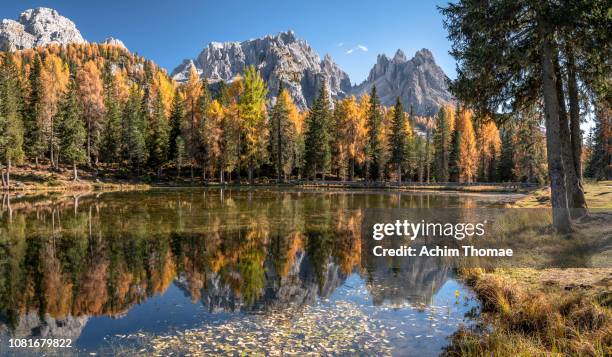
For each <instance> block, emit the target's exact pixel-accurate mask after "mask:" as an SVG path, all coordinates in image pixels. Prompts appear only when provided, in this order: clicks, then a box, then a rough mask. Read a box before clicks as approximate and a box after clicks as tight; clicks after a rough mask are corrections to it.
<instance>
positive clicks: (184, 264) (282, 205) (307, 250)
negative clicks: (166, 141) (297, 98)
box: [0, 189, 508, 356]
mask: <svg viewBox="0 0 612 357" xmlns="http://www.w3.org/2000/svg"><path fill="white" fill-rule="evenodd" d="M504 199H508V198H503V197H501V198H500V196H499V195H495V196H486V195H474V196H469V195H453V194H421V193H401V194H398V193H393V192H384V191H371V192H369V191H337V192H336V191H334V192H330V191H322V192H321V191H300V190H278V189H256V190H239V189H233V190H230V189H224V190H220V189H210V190H205V189H189V190H188V189H180V190H156V191H147V192H116V193H103V194H97V195H84V196H81V197H48V196H47V197H42V198H39V199H27V200H25V199H21V200H20V199H15V198H13V199H12V200H11V201H10V203H9V201H8V199H7V198H5V199H4V200H3V206H2V213H1V218H0V341H1V342H2V344H3V345H5V346H6V340H7V339H8V338H11V337H36V336H45V337H62V338H71V339H72V340H73V341H74V342H73V345H74V346H75V347H76V348H77V349H78V351H79V352H80V354H89V353H92V352H95V353H98V354H107V353H108V354H110V353H113V352H117V351H118V350H124V351H125V350H126V349H127V350H128V351H134V352H140V353H143V354H149V353H159V354H160V355H163V354H165V353H167V352H168V351H171V350H176V348H177V347H180V348H181V349H184V350H185V351H189V350H190V351H192V352H197V353H207V354H209V353H211V354H212V353H219V354H230V353H232V352H235V351H241V352H257V351H259V352H262V351H265V352H267V353H270V354H280V353H288V352H295V353H298V354H301V353H307V352H316V353H332V354H354V353H356V352H357V351H360V352H361V353H362V354H370V355H379V354H384V355H389V354H390V355H420V356H423V355H437V354H439V353H440V352H441V351H442V348H443V347H444V346H445V345H447V344H448V339H447V337H448V336H450V335H451V334H452V333H453V332H454V331H456V330H457V328H458V327H459V326H460V325H461V324H468V323H469V319H468V318H467V317H466V314H467V315H470V314H471V313H473V312H474V311H475V309H476V308H477V303H476V301H475V300H474V298H473V295H472V294H471V292H470V291H469V290H468V289H467V288H466V287H465V286H464V285H463V284H462V283H461V282H459V281H457V280H455V279H454V278H453V273H452V270H451V269H450V268H448V267H445V266H443V265H441V264H436V262H435V260H427V261H426V262H424V261H419V262H418V263H415V262H414V261H412V260H410V259H407V258H393V257H386V258H379V257H374V256H372V254H371V253H370V252H371V247H370V246H371V245H372V244H373V242H372V241H371V240H368V239H365V238H362V237H361V222H362V219H363V214H364V210H365V209H366V208H411V207H416V208H421V207H429V208H432V207H433V208H435V207H470V208H471V207H489V206H491V207H493V206H499V205H500V202H501V201H503V200H504ZM2 351H4V353H8V352H12V353H15V352H16V351H15V350H12V351H9V350H7V349H6V348H4V349H0V352H2ZM75 351H76V350H74V349H73V350H72V352H75ZM0 354H2V353H0Z"/></svg>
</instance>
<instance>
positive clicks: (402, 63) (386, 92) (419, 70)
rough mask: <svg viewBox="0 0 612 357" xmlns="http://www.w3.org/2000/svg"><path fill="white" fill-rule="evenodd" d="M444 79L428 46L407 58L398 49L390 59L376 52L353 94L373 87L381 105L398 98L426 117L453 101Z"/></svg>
mask: <svg viewBox="0 0 612 357" xmlns="http://www.w3.org/2000/svg"><path fill="white" fill-rule="evenodd" d="M447 80H448V78H447V77H446V75H445V74H444V71H442V68H440V67H439V66H438V65H437V64H436V62H435V60H434V57H433V54H432V53H431V51H429V50H428V49H425V48H424V49H421V50H419V51H417V52H416V54H415V55H414V57H413V58H412V59H410V60H408V59H407V58H406V55H405V54H404V52H403V51H402V50H398V51H397V52H396V53H395V56H394V57H393V60H389V58H388V57H387V56H386V55H384V54H381V55H378V58H377V61H376V64H375V65H374V67H373V68H372V69H371V70H370V74H369V75H368V79H366V80H365V81H364V82H363V83H361V84H360V85H358V86H356V87H354V88H353V92H352V93H353V94H355V95H358V96H359V95H361V94H363V93H367V92H370V91H371V90H372V86H376V90H377V92H378V95H379V96H380V99H381V102H382V103H383V104H384V105H393V104H394V103H395V100H396V99H397V97H400V99H401V101H402V103H403V104H404V108H409V107H410V106H412V107H413V109H414V112H415V114H417V115H428V116H429V115H434V114H435V113H436V112H437V111H438V109H439V108H440V107H441V106H443V105H445V104H451V103H454V98H453V96H452V95H451V94H450V92H449V90H448V83H447Z"/></svg>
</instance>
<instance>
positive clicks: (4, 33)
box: [0, 7, 86, 51]
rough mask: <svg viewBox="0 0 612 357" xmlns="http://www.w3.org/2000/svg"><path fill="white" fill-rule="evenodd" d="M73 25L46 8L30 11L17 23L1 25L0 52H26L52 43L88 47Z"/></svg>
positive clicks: (7, 21) (11, 22)
mask: <svg viewBox="0 0 612 357" xmlns="http://www.w3.org/2000/svg"><path fill="white" fill-rule="evenodd" d="M85 42H86V41H85V39H84V38H83V36H82V35H81V32H80V31H79V30H78V29H77V27H76V25H75V24H74V22H72V21H71V20H70V19H68V18H66V17H64V16H62V15H60V14H59V13H58V12H57V11H56V10H53V9H49V8H46V7H39V8H36V9H29V10H26V11H24V12H22V13H21V14H20V15H19V18H18V19H17V21H15V20H10V19H3V20H2V22H0V49H3V50H11V51H15V50H23V49H27V48H33V47H38V46H45V45H49V44H52V43H56V44H60V45H66V44H69V43H85Z"/></svg>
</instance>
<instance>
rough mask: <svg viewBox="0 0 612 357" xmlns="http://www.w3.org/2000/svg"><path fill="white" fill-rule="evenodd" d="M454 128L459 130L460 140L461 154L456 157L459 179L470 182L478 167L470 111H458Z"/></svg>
mask: <svg viewBox="0 0 612 357" xmlns="http://www.w3.org/2000/svg"><path fill="white" fill-rule="evenodd" d="M456 128H457V130H459V131H460V132H461V140H460V142H459V152H460V153H461V155H460V156H459V158H458V166H459V181H460V182H472V181H473V180H474V177H475V176H476V170H477V167H478V150H477V149H476V137H475V135H474V127H473V125H472V112H471V111H469V110H462V111H461V112H460V113H459V117H458V118H456Z"/></svg>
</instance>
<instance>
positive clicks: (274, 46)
mask: <svg viewBox="0 0 612 357" xmlns="http://www.w3.org/2000/svg"><path fill="white" fill-rule="evenodd" d="M192 65H193V66H195V68H196V69H197V70H198V72H199V73H200V75H201V76H202V77H203V78H206V79H208V81H209V82H211V83H215V82H218V81H231V80H232V79H233V78H234V77H236V75H238V74H241V73H242V72H243V71H244V69H245V68H246V67H247V66H250V65H253V66H255V67H256V68H257V69H258V70H259V71H260V73H261V76H262V77H263V79H264V81H266V82H267V83H268V92H269V93H270V96H271V97H274V96H275V95H276V94H277V92H278V87H279V85H280V83H281V82H282V83H283V87H284V88H286V89H287V90H288V91H289V93H290V94H291V96H292V98H293V100H294V102H295V104H296V105H297V106H298V107H299V108H300V109H302V110H303V109H306V108H308V107H309V106H310V105H311V104H312V103H313V102H314V99H315V97H316V95H317V92H318V90H319V88H320V87H321V85H322V84H323V83H324V82H326V83H327V85H328V88H329V91H330V95H331V96H332V97H333V98H341V97H344V96H345V95H347V94H348V93H349V92H350V91H351V82H350V79H349V77H348V75H347V74H346V73H345V72H344V71H342V69H340V67H339V66H338V65H337V64H336V63H335V62H334V61H333V60H332V58H331V57H330V56H325V58H323V60H321V58H320V57H319V55H318V54H317V52H316V51H314V49H312V48H311V47H310V45H308V43H307V42H306V41H304V40H301V39H299V38H297V37H296V35H295V33H293V31H291V30H289V31H287V32H281V33H278V34H277V35H275V36H270V35H268V36H264V37H261V38H256V39H251V40H247V41H243V42H223V43H221V42H211V43H210V44H209V45H208V46H207V47H206V48H204V49H203V50H202V52H201V53H200V54H199V55H198V57H197V58H196V59H194V60H185V61H183V63H181V65H179V66H178V67H177V68H175V69H174V71H172V77H173V78H174V79H175V80H177V81H179V82H180V81H184V80H186V79H187V76H188V75H189V70H190V66H192Z"/></svg>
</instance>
